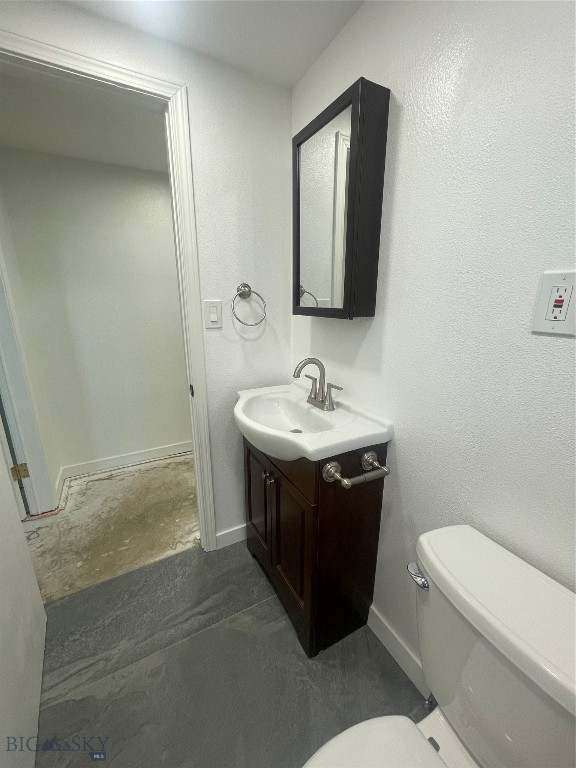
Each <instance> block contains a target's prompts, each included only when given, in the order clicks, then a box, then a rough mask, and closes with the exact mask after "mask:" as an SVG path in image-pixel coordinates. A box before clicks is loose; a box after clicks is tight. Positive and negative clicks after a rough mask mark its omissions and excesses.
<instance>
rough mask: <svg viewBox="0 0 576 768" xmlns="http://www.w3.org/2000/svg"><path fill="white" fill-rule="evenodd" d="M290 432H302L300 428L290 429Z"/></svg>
mask: <svg viewBox="0 0 576 768" xmlns="http://www.w3.org/2000/svg"><path fill="white" fill-rule="evenodd" d="M290 432H297V433H298V434H299V435H301V434H302V430H301V429H291V430H290Z"/></svg>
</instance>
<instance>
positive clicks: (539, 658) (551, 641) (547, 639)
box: [417, 525, 576, 768]
mask: <svg viewBox="0 0 576 768" xmlns="http://www.w3.org/2000/svg"><path fill="white" fill-rule="evenodd" d="M417 551H418V561H419V565H420V567H421V570H422V571H423V572H424V574H425V576H426V577H427V579H428V582H429V591H424V590H421V589H419V590H417V591H418V604H417V608H418V631H419V635H420V648H421V654H422V666H423V669H424V677H425V679H426V683H427V684H428V686H429V687H430V690H431V691H432V693H433V695H434V697H435V698H436V700H437V701H438V705H439V707H440V708H441V710H442V711H443V713H444V715H445V716H446V718H447V720H448V721H449V723H450V724H451V726H452V727H453V728H454V730H455V731H456V733H457V734H458V736H459V738H460V739H461V741H462V742H463V743H464V745H465V746H466V747H467V749H468V750H469V752H470V753H471V755H472V756H473V757H474V758H475V760H476V762H478V763H479V764H480V765H481V766H485V767H486V768H574V765H575V759H576V757H575V728H574V722H575V720H574V711H575V693H576V686H575V680H574V667H575V661H574V657H575V618H576V617H575V595H574V593H572V592H570V590H568V589H566V588H565V587H563V586H562V585H560V584H558V583H557V582H555V581H554V580H553V579H551V578H549V577H548V576H546V575H544V574H543V573H541V572H540V571H538V570H537V569H536V568H533V567H532V566H530V565H528V563H525V562H524V561H523V560H521V559H520V558H518V557H516V556H515V555H513V554H512V553H510V552H508V551H507V550H506V549H504V548H503V547H501V546H499V545H498V544H496V543H495V542H493V541H491V540H490V539H488V538H487V537H486V536H484V535H482V534H481V533H479V532H478V531H476V530H475V529H474V528H472V527H470V526H467V525H458V526H451V527H448V528H441V529H438V530H435V531H430V532H429V533H426V534H424V535H423V536H421V537H420V539H419V540H418V546H417Z"/></svg>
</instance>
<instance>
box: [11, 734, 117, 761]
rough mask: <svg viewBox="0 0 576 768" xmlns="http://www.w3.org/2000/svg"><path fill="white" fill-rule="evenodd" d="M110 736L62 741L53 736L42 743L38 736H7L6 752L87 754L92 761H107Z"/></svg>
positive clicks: (82, 737) (73, 738)
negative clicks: (107, 746) (107, 745)
mask: <svg viewBox="0 0 576 768" xmlns="http://www.w3.org/2000/svg"><path fill="white" fill-rule="evenodd" d="M109 738H110V737H109V736H73V737H72V738H71V739H60V738H58V736H53V737H52V738H51V739H46V740H45V741H43V742H40V740H39V739H38V737H37V736H6V742H5V749H6V752H86V754H87V755H88V757H90V759H91V760H94V761H99V760H106V742H107V741H108V739H109Z"/></svg>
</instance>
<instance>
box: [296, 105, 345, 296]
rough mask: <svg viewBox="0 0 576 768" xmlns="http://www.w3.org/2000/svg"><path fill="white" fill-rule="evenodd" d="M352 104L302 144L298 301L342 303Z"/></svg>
mask: <svg viewBox="0 0 576 768" xmlns="http://www.w3.org/2000/svg"><path fill="white" fill-rule="evenodd" d="M351 121H352V107H351V106H349V107H348V108H347V109H345V110H344V111H343V112H341V113H340V114H339V115H337V116H336V117H335V118H334V119H333V120H331V121H330V122H329V123H327V124H326V125H325V126H323V127H322V128H321V129H320V130H319V131H318V132H317V133H315V134H314V135H313V136H311V137H310V138H309V139H308V140H307V141H305V142H303V143H302V144H301V145H300V149H299V153H300V154H299V166H300V306H303V307H338V308H341V307H343V306H344V264H345V255H346V218H347V199H348V195H347V191H348V166H349V162H350V130H351Z"/></svg>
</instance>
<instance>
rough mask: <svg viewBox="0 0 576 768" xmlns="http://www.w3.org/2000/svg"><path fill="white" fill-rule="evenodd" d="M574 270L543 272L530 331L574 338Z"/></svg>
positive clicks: (575, 315)
mask: <svg viewBox="0 0 576 768" xmlns="http://www.w3.org/2000/svg"><path fill="white" fill-rule="evenodd" d="M575 277H576V270H573V269H571V270H565V271H563V272H560V271H556V270H554V271H550V272H544V274H543V275H542V280H541V283H540V293H539V294H538V300H537V302H536V311H535V313H534V322H533V324H532V330H533V331H535V332H536V333H548V334H552V335H562V336H576V314H575V312H574V304H576V297H575V296H574V281H575Z"/></svg>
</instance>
